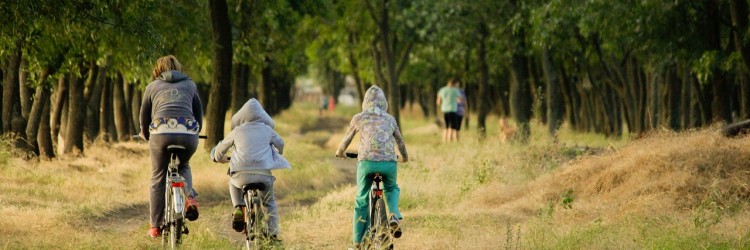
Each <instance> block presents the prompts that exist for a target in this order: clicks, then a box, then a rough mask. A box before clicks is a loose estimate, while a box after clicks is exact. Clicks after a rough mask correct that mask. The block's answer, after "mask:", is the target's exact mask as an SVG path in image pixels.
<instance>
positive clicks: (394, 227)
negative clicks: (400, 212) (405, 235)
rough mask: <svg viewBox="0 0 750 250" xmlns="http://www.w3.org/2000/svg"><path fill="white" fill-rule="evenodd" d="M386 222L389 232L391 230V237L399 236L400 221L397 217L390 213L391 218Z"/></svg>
mask: <svg viewBox="0 0 750 250" xmlns="http://www.w3.org/2000/svg"><path fill="white" fill-rule="evenodd" d="M388 224H389V225H390V226H391V232H393V238H396V239H398V238H401V234H402V232H401V225H400V224H401V223H400V221H399V219H398V218H396V215H391V219H390V220H389V221H388Z"/></svg>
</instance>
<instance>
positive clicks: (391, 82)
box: [366, 0, 413, 126]
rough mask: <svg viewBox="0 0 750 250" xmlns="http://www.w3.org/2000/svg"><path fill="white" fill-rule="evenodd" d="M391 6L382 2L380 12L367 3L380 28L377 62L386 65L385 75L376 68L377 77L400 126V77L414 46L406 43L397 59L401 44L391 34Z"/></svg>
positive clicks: (375, 51) (391, 111) (376, 52)
mask: <svg viewBox="0 0 750 250" xmlns="http://www.w3.org/2000/svg"><path fill="white" fill-rule="evenodd" d="M389 6H392V4H389V1H388V0H383V1H380V5H379V6H378V10H375V8H374V7H373V6H372V4H371V3H369V2H367V3H366V7H367V8H368V9H369V12H370V15H371V16H372V18H373V20H374V21H375V23H376V25H377V27H378V36H377V42H378V43H379V44H380V48H379V49H377V48H376V47H373V50H374V54H376V62H379V61H380V60H381V59H382V62H383V63H384V64H385V73H384V74H383V71H382V69H381V68H380V67H376V71H377V72H376V75H378V74H379V75H380V76H381V77H382V78H384V80H385V85H386V89H385V91H386V96H388V103H389V105H388V112H390V113H391V115H393V118H395V119H396V123H397V124H399V126H400V124H401V115H400V110H399V104H400V103H401V94H400V91H399V90H400V88H399V87H398V84H399V75H400V74H401V72H402V70H403V68H404V66H405V65H406V61H408V58H409V55H410V54H411V49H412V46H413V44H412V43H406V45H405V46H404V47H403V48H402V50H401V51H400V55H401V57H400V58H398V59H397V58H396V54H397V53H398V52H399V50H398V49H397V47H396V45H399V42H398V39H396V34H394V33H392V32H391V26H390V15H389V13H388V12H389ZM376 66H377V65H376Z"/></svg>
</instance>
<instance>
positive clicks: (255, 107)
mask: <svg viewBox="0 0 750 250" xmlns="http://www.w3.org/2000/svg"><path fill="white" fill-rule="evenodd" d="M247 122H261V123H263V124H266V125H268V126H269V127H271V128H274V123H273V119H271V116H269V115H268V113H266V111H265V110H264V109H263V107H262V106H260V102H258V100H256V99H255V98H251V99H250V100H248V101H247V102H246V103H245V104H244V105H242V108H240V110H238V111H237V113H236V114H234V115H233V116H232V129H234V128H235V127H237V126H239V125H242V124H243V123H247Z"/></svg>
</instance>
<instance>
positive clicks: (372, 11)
mask: <svg viewBox="0 0 750 250" xmlns="http://www.w3.org/2000/svg"><path fill="white" fill-rule="evenodd" d="M364 2H365V6H366V7H367V12H369V13H370V17H372V20H374V21H375V23H380V20H378V15H376V14H375V7H373V6H372V4H370V1H369V0H365V1H364Z"/></svg>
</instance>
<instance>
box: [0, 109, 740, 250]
mask: <svg viewBox="0 0 750 250" xmlns="http://www.w3.org/2000/svg"><path fill="white" fill-rule="evenodd" d="M357 110H358V109H357V108H356V107H349V108H347V107H341V109H340V110H338V112H337V113H335V114H326V115H324V116H323V117H318V116H317V115H318V114H317V110H316V109H315V107H314V105H305V104H298V105H295V106H294V107H293V108H292V109H291V110H288V111H285V112H284V113H282V114H281V115H280V116H278V117H276V118H275V120H276V122H277V130H278V132H279V133H280V134H281V135H282V137H284V139H285V140H286V145H287V147H286V152H285V156H286V157H287V158H288V159H289V160H290V162H291V163H292V165H293V169H292V170H282V171H278V172H275V173H274V174H275V175H276V176H277V183H276V187H275V188H276V194H277V196H278V197H277V198H279V201H280V205H281V228H282V235H281V238H282V239H283V240H284V243H283V246H284V248H286V249H342V248H345V247H346V246H347V245H348V244H349V242H350V241H351V220H352V207H353V206H352V205H353V196H354V188H353V187H354V180H353V177H354V174H355V171H356V167H355V166H356V162H355V161H352V160H339V159H335V158H333V157H332V156H333V152H334V150H335V147H336V146H337V145H338V142H339V141H340V138H341V136H342V134H343V132H344V130H345V127H344V126H346V124H348V121H349V119H350V118H351V115H352V114H354V113H356V112H357ZM415 110H417V109H416V108H414V109H407V110H404V111H403V114H402V115H403V121H402V123H403V124H402V132H403V134H404V135H405V138H406V143H407V148H408V150H409V153H410V156H411V159H410V162H408V163H405V164H401V165H400V166H399V185H400V187H401V205H400V207H401V211H402V213H403V215H404V217H405V219H404V221H403V222H404V224H403V225H404V230H405V232H404V236H403V237H402V238H401V239H397V240H396V241H395V244H396V247H397V248H405V249H643V248H645V249H704V248H709V249H748V248H750V240H748V238H749V237H750V235H748V231H749V230H748V228H749V226H750V216H749V215H750V214H749V211H750V210H749V208H750V207H749V206H748V205H750V204H749V203H748V198H750V187H749V186H748V185H747V180H748V179H750V141H749V140H748V139H747V138H740V139H727V138H722V137H720V136H719V135H718V134H717V133H716V132H714V129H712V128H706V129H702V130H695V131H689V132H683V133H673V132H669V131H661V132H654V133H651V134H649V135H647V136H644V137H641V138H639V139H637V140H632V141H630V140H627V139H618V140H613V139H607V138H604V137H603V136H600V135H595V134H582V133H575V132H573V131H570V130H569V129H567V128H566V127H563V129H562V131H561V132H560V134H559V135H558V141H557V142H556V143H553V140H552V138H551V137H550V136H548V135H547V134H546V133H545V132H544V131H545V129H544V128H543V127H542V126H541V125H539V124H536V123H534V124H532V130H533V131H532V134H533V138H532V140H531V141H530V143H529V144H527V145H519V144H515V143H509V144H504V143H501V142H499V140H497V137H496V132H495V131H496V130H497V127H496V124H497V118H496V117H490V120H489V121H488V125H489V127H488V130H487V137H486V138H482V137H480V136H479V134H478V133H476V132H475V129H471V130H470V131H468V132H464V133H462V140H461V142H460V143H455V144H449V145H446V144H442V143H440V138H439V132H440V131H439V128H438V127H437V126H436V125H435V124H434V123H433V122H432V121H430V120H428V119H424V118H422V117H421V115H420V114H419V113H418V112H415ZM472 125H475V123H474V124H472ZM0 147H2V148H3V149H2V150H0V213H2V218H3V219H2V220H0V248H9V249H16V248H26V249H40V248H45V249H47V248H55V249H59V248H62V249H81V248H83V249H89V248H95V249H154V248H161V245H160V242H158V241H155V240H151V239H149V238H148V237H147V236H146V231H147V228H148V219H147V218H148V199H147V197H148V188H147V185H148V179H149V175H150V172H149V171H150V165H149V159H148V157H149V155H148V149H147V145H146V144H145V143H136V142H128V143H118V144H101V143H95V144H94V145H91V146H89V147H88V148H87V151H86V156H85V157H83V158H77V159H58V160H54V161H50V162H44V161H43V162H38V161H36V160H28V161H27V160H22V159H21V158H19V157H15V156H14V150H13V149H12V148H10V146H9V145H7V143H2V144H0ZM355 148H356V147H354V146H350V149H351V150H354V149H355ZM191 166H192V168H193V176H194V183H195V186H196V188H197V189H198V191H199V192H200V196H199V198H198V200H199V202H201V217H200V219H199V220H198V221H196V222H191V223H190V224H189V226H190V230H191V233H190V235H188V236H187V238H186V241H185V244H184V246H185V248H188V249H237V248H240V247H241V243H240V237H239V234H238V233H235V232H234V231H232V230H231V228H230V218H229V213H230V212H231V203H230V201H229V194H228V190H227V180H228V177H227V176H226V174H225V173H226V166H225V165H220V164H216V163H213V162H211V161H210V160H209V159H208V157H207V154H206V152H205V151H202V150H199V153H197V154H196V155H195V156H194V158H193V160H191Z"/></svg>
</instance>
